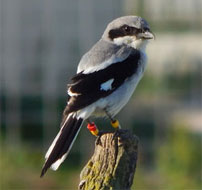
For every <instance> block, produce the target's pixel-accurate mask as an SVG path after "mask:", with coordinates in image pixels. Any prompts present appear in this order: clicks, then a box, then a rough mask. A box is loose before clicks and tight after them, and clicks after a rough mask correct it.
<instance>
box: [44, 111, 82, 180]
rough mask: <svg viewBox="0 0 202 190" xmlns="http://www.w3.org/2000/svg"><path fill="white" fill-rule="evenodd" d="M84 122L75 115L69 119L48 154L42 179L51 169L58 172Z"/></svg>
mask: <svg viewBox="0 0 202 190" xmlns="http://www.w3.org/2000/svg"><path fill="white" fill-rule="evenodd" d="M82 122H83V119H82V118H79V119H77V118H76V117H74V116H73V115H69V116H68V117H67V119H66V121H65V122H64V124H63V126H62V127H61V129H60V131H59V133H58V135H57V136H56V137H55V139H54V141H53V143H52V144H51V146H50V148H49V149H48V151H47V153H46V156H45V159H46V161H45V164H44V166H43V168H42V172H41V177H42V176H43V175H44V174H45V173H46V171H47V170H48V168H50V167H51V169H53V170H57V169H58V167H59V166H60V164H61V163H62V162H63V161H64V160H65V158H66V157H67V155H68V153H69V151H70V149H71V147H72V145H73V143H74V141H75V139H76V137H77V135H78V132H79V130H80V127H81V124H82Z"/></svg>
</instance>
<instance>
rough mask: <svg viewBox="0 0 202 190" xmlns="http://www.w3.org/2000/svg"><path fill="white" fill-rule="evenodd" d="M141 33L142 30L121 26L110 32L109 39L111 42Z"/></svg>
mask: <svg viewBox="0 0 202 190" xmlns="http://www.w3.org/2000/svg"><path fill="white" fill-rule="evenodd" d="M141 32H143V30H142V29H139V28H135V27H131V26H128V25H123V26H121V27H120V28H116V29H112V30H110V31H109V38H110V39H111V40H113V39H114V38H118V37H123V36H134V35H137V34H138V33H141Z"/></svg>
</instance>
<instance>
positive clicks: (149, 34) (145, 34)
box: [137, 31, 155, 40]
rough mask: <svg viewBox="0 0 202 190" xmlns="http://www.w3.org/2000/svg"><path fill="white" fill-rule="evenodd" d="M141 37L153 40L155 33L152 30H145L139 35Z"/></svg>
mask: <svg viewBox="0 0 202 190" xmlns="http://www.w3.org/2000/svg"><path fill="white" fill-rule="evenodd" d="M137 37H138V38H139V39H145V40H151V39H155V35H154V34H153V33H152V32H151V31H145V32H142V33H139V34H138V35H137Z"/></svg>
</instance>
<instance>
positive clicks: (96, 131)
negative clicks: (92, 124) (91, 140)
mask: <svg viewBox="0 0 202 190" xmlns="http://www.w3.org/2000/svg"><path fill="white" fill-rule="evenodd" d="M90 132H91V134H92V135H94V136H98V133H99V130H98V129H96V130H95V131H90Z"/></svg>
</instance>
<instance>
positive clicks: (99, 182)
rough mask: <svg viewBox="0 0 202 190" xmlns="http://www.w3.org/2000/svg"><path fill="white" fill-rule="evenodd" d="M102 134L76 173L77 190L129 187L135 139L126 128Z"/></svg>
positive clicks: (133, 161)
mask: <svg viewBox="0 0 202 190" xmlns="http://www.w3.org/2000/svg"><path fill="white" fill-rule="evenodd" d="M113 137H114V133H105V134H103V135H102V136H101V138H100V139H99V140H97V142H96V144H95V151H94V154H93V156H92V157H91V159H90V160H89V161H88V163H87V165H86V166H85V167H84V168H83V170H82V171H81V174H80V184H79V190H130V188H131V186H132V183H133V178H134V174H135V169H136V163H137V153H138V152H137V151H138V138H137V137H136V136H134V135H132V134H131V132H129V131H128V130H120V131H119V133H118V134H117V135H116V137H115V138H113Z"/></svg>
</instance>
